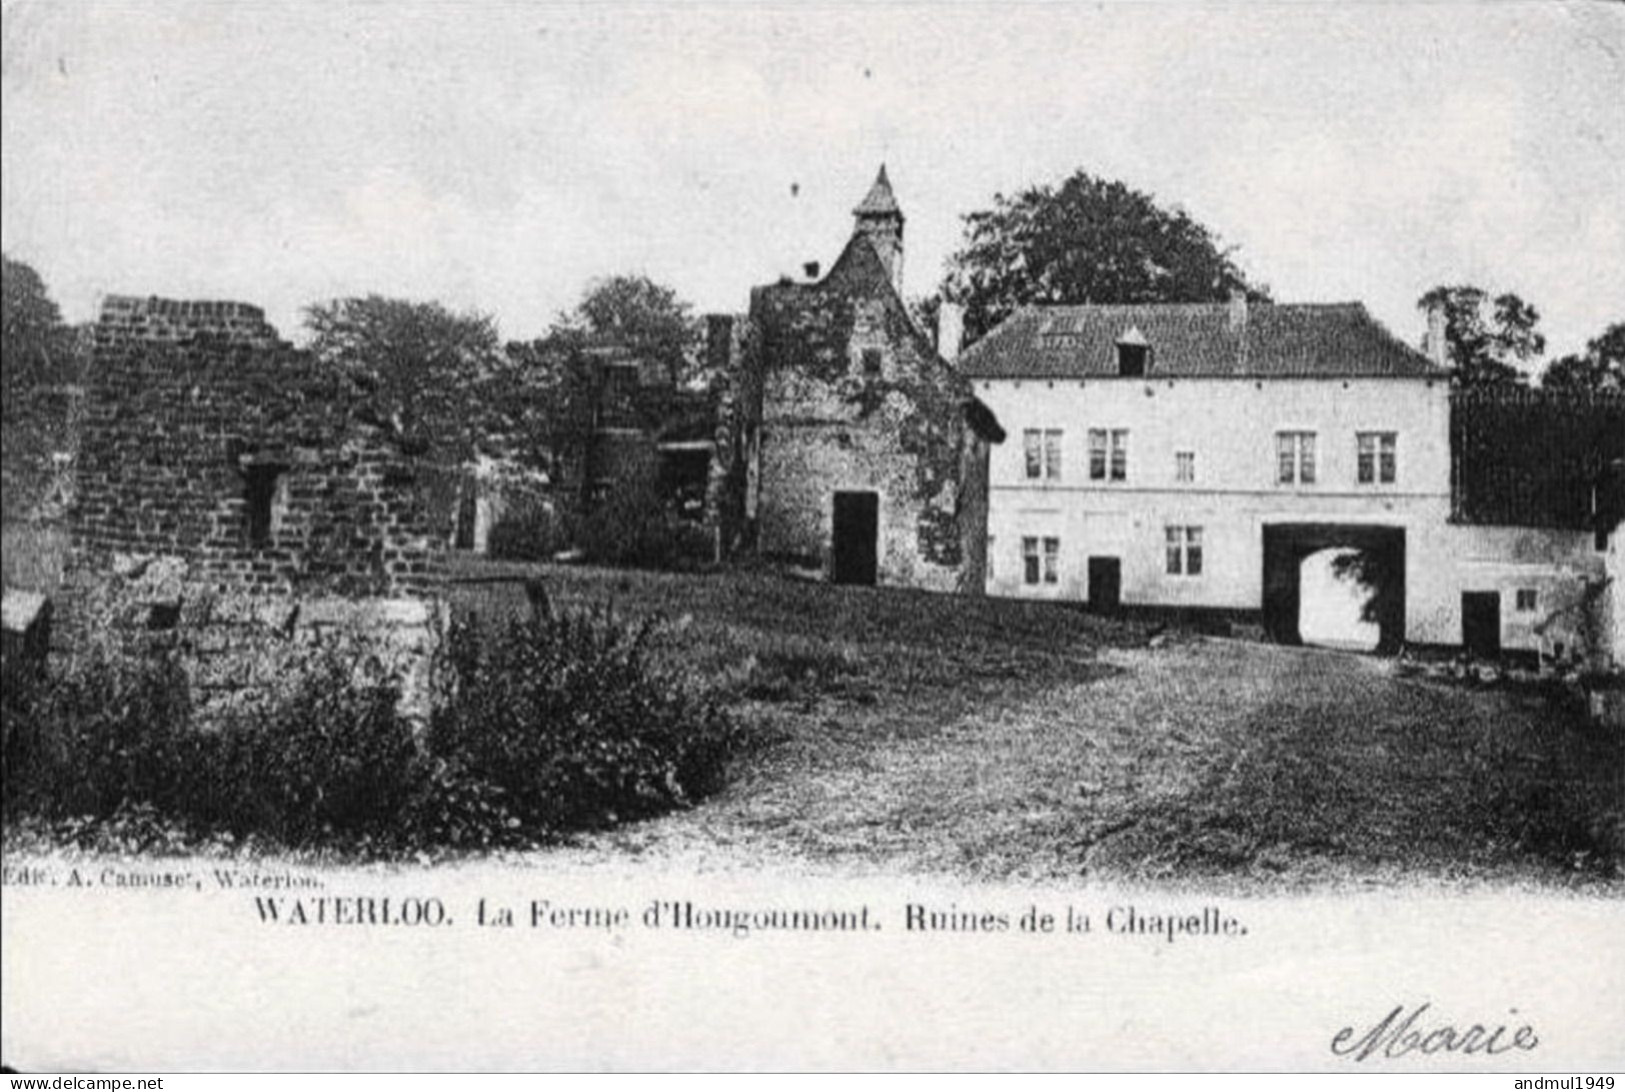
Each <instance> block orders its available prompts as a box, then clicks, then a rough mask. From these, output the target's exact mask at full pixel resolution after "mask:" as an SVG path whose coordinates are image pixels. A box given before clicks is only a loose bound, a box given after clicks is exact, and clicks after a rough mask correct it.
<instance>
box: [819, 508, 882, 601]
mask: <svg viewBox="0 0 1625 1092" xmlns="http://www.w3.org/2000/svg"><path fill="white" fill-rule="evenodd" d="M879 537H880V495H879V494H877V493H837V494H835V536H834V550H833V554H834V556H833V558H832V559H831V560H832V565H831V569H832V572H831V574H830V576H831V579H832V580H834V582H835V583H837V584H873V583H874V582H875V569H876V563H877V561H878V558H879Z"/></svg>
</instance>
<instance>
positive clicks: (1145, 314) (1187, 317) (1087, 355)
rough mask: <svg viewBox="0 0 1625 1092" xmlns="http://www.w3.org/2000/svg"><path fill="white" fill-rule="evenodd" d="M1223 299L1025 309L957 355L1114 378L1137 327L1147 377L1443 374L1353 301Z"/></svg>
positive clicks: (985, 370)
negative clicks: (1121, 345) (1243, 303)
mask: <svg viewBox="0 0 1625 1092" xmlns="http://www.w3.org/2000/svg"><path fill="white" fill-rule="evenodd" d="M1232 306H1233V305H1232V304H1229V303H1161V304H1084V305H1077V306H1067V305H1058V306H1048V307H1025V308H1022V309H1021V310H1019V311H1017V312H1016V313H1015V314H1013V315H1011V316H1010V317H1009V318H1007V319H1005V320H1004V322H1002V323H1000V324H999V325H998V326H997V327H995V328H994V329H993V330H992V331H990V332H989V333H988V334H987V336H986V337H984V338H982V340H980V341H978V342H977V343H976V344H975V345H973V346H971V347H970V348H969V349H967V350H966V351H965V353H964V354H963V355H962V356H961V357H960V359H959V370H960V372H961V373H962V374H964V375H967V376H971V377H975V378H987V379H1001V378H1008V379H1026V378H1070V377H1076V378H1092V377H1096V376H1099V377H1107V376H1115V375H1117V374H1118V371H1117V348H1116V347H1117V343H1118V342H1119V341H1120V340H1122V339H1123V338H1124V337H1125V336H1131V335H1132V333H1135V332H1137V333H1139V334H1140V335H1141V336H1142V337H1143V338H1144V339H1145V342H1146V343H1148V344H1149V345H1150V346H1151V359H1150V366H1149V367H1148V368H1147V370H1146V375H1147V376H1148V377H1152V378H1154V377H1157V376H1169V377H1175V376H1185V377H1193V378H1194V377H1222V376H1242V377H1280V378H1288V377H1343V376H1349V377H1352V376H1397V377H1440V378H1442V377H1444V376H1445V375H1446V374H1447V373H1446V372H1445V371H1444V370H1443V369H1441V368H1439V367H1437V366H1436V365H1435V364H1434V363H1433V362H1432V361H1431V360H1429V359H1428V358H1427V357H1426V356H1424V355H1423V354H1422V353H1420V352H1418V351H1417V350H1416V349H1413V348H1411V347H1410V346H1408V345H1406V344H1405V343H1404V342H1402V341H1400V340H1399V339H1398V338H1396V337H1394V335H1393V334H1391V333H1389V332H1388V331H1387V330H1386V329H1385V328H1384V327H1383V326H1382V325H1381V324H1379V323H1378V322H1377V321H1376V320H1375V319H1373V318H1372V317H1371V315H1370V314H1369V313H1368V312H1367V311H1366V309H1365V306H1364V305H1363V304H1359V303H1292V304H1270V303H1250V304H1248V305H1247V308H1246V318H1245V320H1244V321H1241V322H1236V321H1234V320H1233V318H1232V312H1231V307H1232Z"/></svg>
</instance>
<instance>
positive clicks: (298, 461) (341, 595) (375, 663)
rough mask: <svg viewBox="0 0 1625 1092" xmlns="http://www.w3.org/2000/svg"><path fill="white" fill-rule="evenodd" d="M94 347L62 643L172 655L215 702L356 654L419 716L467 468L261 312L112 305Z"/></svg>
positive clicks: (209, 702)
mask: <svg viewBox="0 0 1625 1092" xmlns="http://www.w3.org/2000/svg"><path fill="white" fill-rule="evenodd" d="M93 336H94V350H93V354H94V355H93V362H92V364H91V367H90V374H89V377H88V381H87V384H86V395H85V405H84V411H83V423H82V435H81V446H80V453H79V458H78V461H77V468H76V477H77V482H76V496H75V500H74V505H73V507H72V509H71V510H70V513H69V530H70V535H71V551H70V559H69V563H68V565H69V572H68V577H67V582H66V586H65V588H64V594H63V603H62V606H63V610H62V611H61V612H60V613H59V615H58V629H57V634H56V637H55V638H54V644H55V646H56V649H57V650H58V651H62V652H68V653H72V652H74V651H79V650H83V649H84V648H85V647H86V646H87V645H88V644H90V643H91V642H93V641H95V640H98V639H111V640H113V641H115V642H116V643H119V644H125V645H128V644H130V643H136V644H159V645H167V646H169V647H172V648H174V649H176V650H177V651H178V652H179V653H180V654H181V657H182V661H183V663H185V664H186V666H187V669H188V672H189V674H190V677H191V679H192V683H193V687H194V698H195V699H196V700H198V701H199V702H200V704H201V705H202V707H203V708H204V709H205V710H208V709H212V708H225V707H229V706H232V705H234V704H241V703H245V702H246V703H251V702H253V701H255V700H258V699H262V698H265V697H268V696H270V695H271V694H272V693H273V692H274V691H275V690H276V689H277V687H278V685H279V684H285V683H286V681H287V680H288V679H289V678H290V677H292V673H293V671H294V670H295V669H296V668H297V666H298V665H299V663H301V662H304V661H306V660H308V657H309V656H310V655H311V654H312V653H313V652H315V651H317V650H318V649H320V648H321V647H323V646H332V645H338V644H343V645H347V646H350V651H351V652H359V653H361V655H360V656H359V657H358V659H359V660H360V661H362V662H366V663H369V664H371V665H372V668H373V669H374V670H381V671H387V672H391V673H394V674H396V675H397V676H398V677H399V678H400V680H401V684H402V693H403V707H404V708H405V709H406V710H407V711H408V712H409V713H410V714H413V715H419V714H422V713H424V712H426V711H427V700H428V694H429V690H428V688H429V665H430V660H431V657H432V654H433V652H434V649H435V647H436V645H437V643H438V641H439V639H440V636H441V635H442V633H443V631H444V625H445V617H446V612H445V609H444V606H443V603H442V600H441V597H440V596H439V594H438V589H439V587H440V585H441V583H442V580H443V576H444V572H443V566H444V557H445V549H446V546H447V544H448V543H449V541H450V538H451V533H452V527H453V521H454V519H455V514H456V499H457V488H458V476H457V474H455V473H448V472H446V470H445V469H444V468H441V467H439V466H437V465H436V464H434V463H433V461H432V460H431V459H429V458H426V457H424V456H409V455H407V454H404V453H403V452H402V451H401V450H399V448H397V447H396V446H395V445H394V443H393V442H392V441H391V439H390V438H389V437H388V436H386V435H384V434H382V432H381V431H380V430H379V429H377V428H376V427H373V426H370V425H366V424H363V423H361V422H360V421H359V420H358V419H357V417H356V416H355V414H354V413H353V411H354V410H355V409H356V408H357V406H358V404H359V401H360V399H361V398H362V397H364V396H363V395H361V394H359V393H357V392H356V391H355V390H354V389H352V388H351V386H350V384H349V382H348V381H347V379H346V378H345V377H344V375H343V374H342V373H341V372H340V370H339V369H337V368H335V367H333V366H331V365H327V364H323V363H321V362H319V361H317V360H316V359H315V358H314V357H313V356H311V355H310V354H309V353H306V352H303V351H301V350H297V349H294V348H293V347H291V346H290V345H288V344H287V343H286V342H284V341H282V340H281V339H280V338H279V337H278V335H277V331H276V330H275V329H274V328H273V327H271V326H270V325H268V324H267V323H266V322H265V318H264V313H263V312H262V311H261V310H260V309H259V308H257V307H253V306H250V305H248V304H243V303H229V302H218V303H217V302H195V301H193V302H187V301H173V300H162V299H139V298H132V297H119V296H115V297H110V298H109V299H107V300H106V302H105V304H104V306H103V309H102V314H101V318H100V320H99V321H98V323H97V324H96V326H95V330H94V335H93Z"/></svg>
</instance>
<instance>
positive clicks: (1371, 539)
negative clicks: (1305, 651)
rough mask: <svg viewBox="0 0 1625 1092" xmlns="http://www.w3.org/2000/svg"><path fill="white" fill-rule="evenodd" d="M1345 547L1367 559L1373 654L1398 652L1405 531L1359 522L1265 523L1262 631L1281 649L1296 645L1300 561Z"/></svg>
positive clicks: (1299, 640)
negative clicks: (1375, 631)
mask: <svg viewBox="0 0 1625 1092" xmlns="http://www.w3.org/2000/svg"><path fill="white" fill-rule="evenodd" d="M1334 548H1347V549H1350V550H1355V551H1359V552H1360V553H1362V554H1364V555H1366V560H1365V563H1364V564H1362V565H1361V570H1362V571H1363V572H1364V573H1365V574H1367V576H1368V578H1370V579H1373V580H1374V582H1375V586H1373V587H1372V588H1371V596H1372V599H1371V604H1370V610H1371V612H1372V614H1373V615H1375V617H1373V618H1372V619H1371V620H1372V621H1374V622H1375V623H1376V624H1377V628H1378V631H1379V636H1378V638H1377V651H1378V652H1397V651H1398V650H1399V646H1400V645H1401V644H1403V643H1404V641H1405V529H1404V528H1403V527H1384V526H1380V525H1372V524H1364V523H1270V524H1265V526H1264V628H1265V629H1266V630H1267V631H1268V633H1269V635H1270V638H1271V639H1272V640H1275V641H1279V642H1281V643H1282V644H1289V645H1299V644H1302V643H1303V634H1302V633H1301V632H1299V629H1298V620H1299V615H1300V612H1301V609H1302V605H1303V588H1302V576H1303V561H1304V558H1306V557H1309V556H1310V555H1312V554H1317V553H1319V552H1320V551H1322V550H1328V549H1334Z"/></svg>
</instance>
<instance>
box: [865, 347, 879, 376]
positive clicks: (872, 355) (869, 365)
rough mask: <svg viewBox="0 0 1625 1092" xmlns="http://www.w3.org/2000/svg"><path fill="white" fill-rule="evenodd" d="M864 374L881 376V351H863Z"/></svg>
mask: <svg viewBox="0 0 1625 1092" xmlns="http://www.w3.org/2000/svg"><path fill="white" fill-rule="evenodd" d="M863 372H864V374H865V375H879V374H880V350H879V349H865V350H863Z"/></svg>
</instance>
